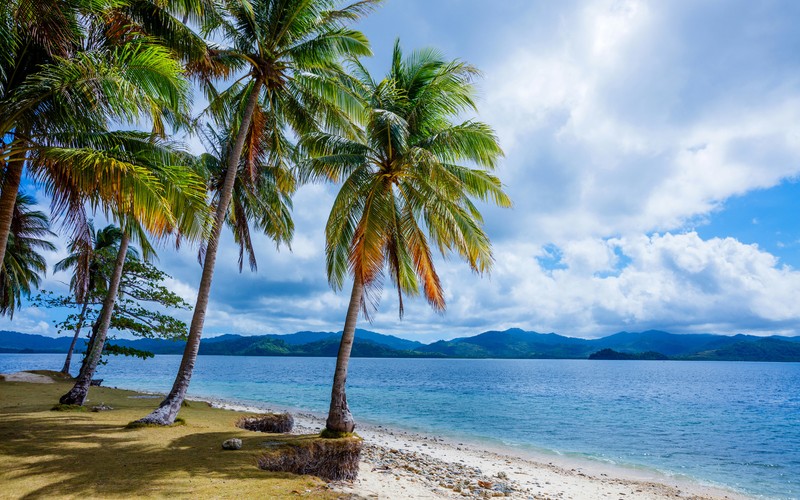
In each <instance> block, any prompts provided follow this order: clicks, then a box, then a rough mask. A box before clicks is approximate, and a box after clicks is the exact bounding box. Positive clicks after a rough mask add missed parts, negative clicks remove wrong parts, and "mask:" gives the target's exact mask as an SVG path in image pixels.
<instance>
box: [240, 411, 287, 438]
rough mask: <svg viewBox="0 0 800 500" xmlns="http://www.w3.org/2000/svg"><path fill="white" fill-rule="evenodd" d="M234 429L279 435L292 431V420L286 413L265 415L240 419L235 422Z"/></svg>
mask: <svg viewBox="0 0 800 500" xmlns="http://www.w3.org/2000/svg"><path fill="white" fill-rule="evenodd" d="M236 427H238V428H240V429H245V430H248V431H256V432H269V433H272V434H280V433H284V432H291V431H292V428H293V427H294V418H292V416H291V415H290V414H288V413H265V414H263V415H256V416H255V417H242V418H240V419H239V420H238V421H237V422H236Z"/></svg>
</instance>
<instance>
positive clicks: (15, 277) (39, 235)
mask: <svg viewBox="0 0 800 500" xmlns="http://www.w3.org/2000/svg"><path fill="white" fill-rule="evenodd" d="M34 205H36V201H35V200H34V199H33V197H31V196H28V195H26V194H23V193H18V194H17V200H16V204H15V205H14V216H13V218H12V221H11V232H10V235H9V238H8V251H7V252H6V259H5V260H4V262H3V267H2V269H0V314H2V315H6V314H7V315H8V316H9V317H10V318H13V317H14V311H15V310H16V308H17V307H19V306H21V305H22V297H30V294H31V291H32V290H33V289H34V288H38V287H39V284H40V283H41V277H40V275H41V274H45V273H46V272H47V264H46V263H45V260H44V257H43V256H42V255H41V254H40V253H39V251H40V250H46V251H51V252H52V251H55V250H56V247H55V246H54V245H53V244H52V243H50V242H49V241H47V240H46V239H44V238H46V237H48V236H55V234H54V233H53V232H52V231H50V221H49V220H48V219H47V215H45V214H44V213H42V212H40V211H38V210H33V208H32V207H33V206H34Z"/></svg>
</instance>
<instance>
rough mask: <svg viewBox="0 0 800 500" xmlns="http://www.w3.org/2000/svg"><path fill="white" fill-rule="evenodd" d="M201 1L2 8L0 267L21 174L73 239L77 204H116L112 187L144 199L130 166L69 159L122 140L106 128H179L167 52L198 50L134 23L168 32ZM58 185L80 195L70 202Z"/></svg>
mask: <svg viewBox="0 0 800 500" xmlns="http://www.w3.org/2000/svg"><path fill="white" fill-rule="evenodd" d="M205 1H206V0H183V1H180V2H177V1H176V2H168V3H167V4H166V5H167V6H168V8H167V7H163V6H164V5H165V3H164V2H158V1H155V0H153V1H149V0H41V1H38V2H31V1H29V0H9V1H7V2H3V5H2V6H0V167H2V169H3V173H4V175H3V181H2V191H0V263H2V261H3V258H4V255H5V249H6V243H7V238H8V232H9V228H10V223H11V222H10V221H11V214H12V212H13V206H14V202H15V197H16V193H17V191H18V189H19V184H20V180H21V178H22V174H23V170H24V169H25V168H26V167H27V168H28V169H29V173H30V174H31V175H32V176H33V177H34V178H36V179H38V180H43V181H45V183H46V184H47V185H48V188H49V190H50V193H49V194H51V195H53V196H54V197H55V203H54V209H55V215H64V214H66V215H67V218H66V222H67V223H68V225H71V226H73V229H75V231H76V236H80V233H81V232H82V233H84V235H85V232H86V228H85V226H82V225H81V222H84V221H83V220H81V218H80V217H77V218H76V215H75V213H74V210H78V207H77V206H76V200H77V199H79V198H80V197H81V196H86V195H88V196H90V198H91V201H92V202H94V203H98V202H102V203H114V204H119V202H120V198H121V196H120V194H119V188H120V184H121V182H122V181H121V178H125V179H126V180H125V182H126V183H127V185H128V186H129V187H132V188H133V187H135V189H137V190H138V191H143V190H147V183H148V182H149V178H148V174H147V173H146V172H145V171H142V169H137V168H134V165H131V164H127V163H124V162H118V161H111V160H110V159H109V158H107V157H103V156H102V155H95V157H94V159H93V160H94V161H95V162H99V163H95V164H93V165H86V166H85V168H75V158H73V157H74V156H75V155H78V156H84V157H85V156H86V153H87V152H98V151H102V150H103V148H107V149H109V148H110V149H112V150H113V149H114V148H115V147H118V142H119V141H120V140H122V139H120V138H119V137H117V136H116V134H110V133H109V130H110V127H111V126H112V125H114V126H118V125H120V124H136V123H140V122H142V121H144V122H149V123H152V126H153V132H155V133H157V134H163V133H164V131H165V122H167V123H172V124H175V123H181V122H183V121H185V118H184V116H185V114H186V110H187V109H188V108H187V106H186V105H187V103H188V97H189V88H188V84H187V82H186V80H185V78H184V77H183V68H182V67H181V64H180V62H179V61H178V60H177V58H176V52H175V49H176V48H179V47H180V46H181V43H183V46H185V48H186V50H187V51H188V52H191V51H189V47H192V48H193V51H194V52H192V53H193V54H195V57H196V58H197V59H198V61H202V59H203V58H202V57H201V56H199V55H197V53H198V52H200V51H201V49H202V44H199V43H197V41H196V39H197V37H194V38H192V37H190V36H188V35H187V33H185V30H184V31H180V30H176V31H175V33H177V35H175V36H173V37H172V38H170V37H164V38H155V37H152V36H150V32H149V31H147V30H145V29H144V24H141V23H140V24H139V25H137V24H136V21H137V20H138V21H141V18H142V12H143V11H147V9H145V7H148V6H149V7H151V8H150V11H158V12H160V13H161V14H162V15H161V16H154V17H153V20H154V21H153V22H150V23H148V24H147V28H152V29H154V30H155V29H156V28H157V27H158V26H162V25H163V26H167V27H172V26H174V25H175V24H177V23H174V22H169V21H170V20H171V19H173V18H171V17H170V16H169V12H172V11H175V13H178V12H180V11H185V12H186V13H188V12H197V11H199V10H201V9H200V7H198V5H202V4H203V3H204V2H205ZM159 6H161V7H163V8H160V9H159V8H158V7H159ZM163 26H162V27H163ZM160 31H161V32H164V31H165V30H163V29H162V30H160ZM180 40H183V42H180ZM187 40H189V41H187ZM188 52H187V53H188ZM180 55H185V54H180ZM184 59H185V57H184ZM98 180H102V181H103V182H97V181H98ZM65 186H70V188H77V187H81V188H85V191H83V192H82V193H72V192H70V191H69V190H68V188H67V187H65ZM139 215H144V213H143V212H140V213H139Z"/></svg>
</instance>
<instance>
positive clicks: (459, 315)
mask: <svg viewBox="0 0 800 500" xmlns="http://www.w3.org/2000/svg"><path fill="white" fill-rule="evenodd" d="M797 19H800V3H798V2H794V1H782V2H778V1H774V2H769V1H765V2H751V1H740V2H735V1H724V2H723V1H704V2H698V1H671V2H662V1H643V0H642V1H640V0H596V1H586V2H579V1H562V2H551V1H533V0H504V1H498V2H486V1H485V0H483V1H482V0H438V1H436V2H429V1H425V0H388V1H387V2H385V4H384V5H383V6H382V7H381V8H380V9H379V10H378V11H377V12H376V13H374V14H373V15H372V16H370V17H369V18H368V19H366V20H365V21H364V22H362V23H361V25H360V28H361V29H363V30H364V32H365V33H366V34H367V35H368V36H369V38H370V40H371V41H372V44H373V48H374V51H375V57H373V58H372V59H371V60H369V61H368V62H367V66H368V67H369V68H370V69H371V70H372V71H373V73H374V74H377V75H379V74H382V73H383V72H384V69H385V67H386V64H387V62H388V59H389V53H390V51H391V47H392V45H393V44H394V40H395V38H397V37H399V38H400V39H401V41H402V44H403V47H404V48H405V49H406V51H410V50H412V49H414V48H419V47H425V46H435V47H438V48H439V49H441V50H442V51H443V52H444V53H446V54H447V55H448V56H449V57H452V58H460V59H464V60H466V61H469V62H470V63H473V64H474V65H476V66H477V67H479V68H480V69H481V70H482V72H483V75H484V78H483V80H482V81H481V82H480V84H479V88H480V94H481V99H480V102H479V111H480V114H479V116H478V118H479V119H481V120H483V121H486V122H488V123H489V124H491V125H492V126H493V127H495V129H496V130H497V133H498V135H499V137H500V139H501V143H502V145H503V148H504V150H505V152H506V158H505V160H504V162H503V164H502V166H501V167H500V169H499V171H498V175H499V176H500V177H501V179H502V180H503V181H504V183H505V184H506V186H507V190H508V192H509V193H510V195H511V196H512V198H513V200H514V202H515V206H514V208H513V209H511V210H500V209H494V208H489V207H487V209H486V212H485V213H486V228H487V231H488V232H489V234H490V235H491V237H492V239H493V242H494V251H495V258H496V264H495V269H494V271H493V272H492V274H491V276H489V277H483V278H480V277H478V276H475V275H473V274H472V273H470V272H469V271H468V269H467V268H466V266H464V265H463V264H461V263H460V262H458V261H457V260H455V259H449V260H440V262H439V270H440V273H441V276H442V280H443V282H444V284H445V287H446V289H447V301H448V311H447V313H446V314H444V315H440V314H436V313H433V312H432V311H430V310H429V309H428V307H427V306H426V304H425V303H424V302H423V301H420V300H411V301H408V302H407V303H406V315H405V317H404V319H403V320H402V321H400V320H399V319H398V317H397V310H396V300H395V299H394V297H393V296H392V294H391V293H389V292H388V291H387V292H386V293H385V294H384V298H383V301H382V303H381V307H380V311H379V313H378V314H377V315H376V316H375V319H374V323H373V324H372V325H367V324H366V323H362V325H361V326H363V327H368V328H371V329H373V330H376V331H381V332H386V333H394V334H397V335H400V336H403V337H407V338H413V339H417V340H422V341H430V340H434V339H438V338H451V337H456V336H462V335H471V334H475V333H478V332H480V331H483V330H487V329H498V328H508V327H521V328H525V329H531V330H537V331H556V332H559V333H562V334H565V335H572V336H583V337H596V336H601V335H605V334H609V333H613V332H616V331H619V330H629V331H634V330H643V329H647V328H661V329H666V330H670V331H675V332H686V333H691V332H709V331H710V332H717V333H726V334H733V333H739V332H746V333H753V334H758V335H769V334H772V333H780V334H790V335H791V334H795V332H796V330H797V328H798V326H800V303H799V302H798V301H797V300H796V297H798V296H800V270H799V269H800V225H799V224H798V222H797V221H798V214H799V213H800V210H799V209H800V183H798V182H797V181H798V175H800V64H798V63H800V58H798V55H797V48H798V47H800V32H798V30H797V29H796V26H795V24H796V20H797ZM334 193H335V187H331V186H309V187H304V188H302V189H301V190H300V191H299V192H298V194H297V197H296V199H295V218H296V224H297V233H296V238H295V241H294V242H293V245H292V248H293V252H288V251H286V250H285V249H284V250H281V251H280V252H276V251H275V246H274V245H273V244H272V243H270V242H269V241H268V240H267V239H266V238H260V239H259V240H258V259H259V271H258V273H255V274H253V273H249V272H244V273H242V274H239V273H238V269H237V265H236V259H237V253H236V249H235V247H234V246H233V244H232V241H231V238H230V236H227V237H226V240H225V242H224V244H223V247H222V251H221V254H220V260H219V263H218V266H217V271H216V275H215V285H214V289H213V291H212V304H211V307H210V310H209V315H208V317H207V320H206V332H207V333H206V335H216V334H221V333H242V334H258V333H276V332H277V333H280V332H290V331H296V330H306V329H309V330H339V329H340V328H341V325H342V323H343V318H344V312H345V307H346V300H347V296H348V293H347V292H344V293H339V294H335V293H333V292H332V291H330V290H329V288H328V287H327V284H326V281H325V276H324V257H323V255H322V248H323V234H322V227H323V223H324V220H325V218H326V216H327V211H328V209H329V208H330V203H331V201H332V197H333V194H334ZM60 254H62V255H63V245H62V250H61V252H60ZM50 257H51V262H55V259H56V258H58V255H53V256H50ZM160 266H161V267H162V268H164V269H165V270H166V271H168V272H169V273H170V274H172V276H173V280H172V281H171V282H170V286H172V287H173V288H174V289H175V290H176V291H177V292H178V293H181V294H182V295H184V296H185V297H186V298H187V299H189V300H190V301H193V299H194V292H193V291H194V289H195V288H196V286H197V283H198V281H199V274H200V269H199V267H198V265H197V263H196V260H195V256H194V251H193V250H192V249H186V250H183V251H182V252H180V253H175V252H173V251H171V250H169V249H163V250H162V251H161V260H160ZM54 278H55V279H54ZM63 281H67V279H66V277H65V276H55V277H52V276H51V277H49V278H48V282H47V285H46V286H47V287H48V288H50V289H59V288H63V284H62V283H60V282H63ZM187 318H188V316H187ZM51 319H52V318H51V317H50V316H49V315H48V313H47V312H44V311H37V310H35V309H30V308H28V309H26V310H24V311H21V312H20V313H19V314H18V316H16V317H15V320H14V323H13V324H11V323H9V322H8V321H7V320H2V321H0V328H10V329H17V330H21V331H30V332H38V333H45V334H54V331H53V328H52V326H50V325H49V322H50V321H51Z"/></svg>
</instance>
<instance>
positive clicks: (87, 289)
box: [53, 222, 122, 374]
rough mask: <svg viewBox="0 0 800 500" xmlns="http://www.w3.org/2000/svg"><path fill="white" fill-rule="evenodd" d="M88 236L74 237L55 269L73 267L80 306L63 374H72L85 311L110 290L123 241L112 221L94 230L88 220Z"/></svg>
mask: <svg viewBox="0 0 800 500" xmlns="http://www.w3.org/2000/svg"><path fill="white" fill-rule="evenodd" d="M88 229H89V234H88V236H89V239H88V241H87V240H84V239H73V240H71V241H70V243H69V245H68V251H69V255H67V257H65V258H64V259H62V260H60V261H58V262H57V263H56V264H55V266H54V269H53V270H54V272H59V271H64V272H66V271H69V270H72V277H71V278H70V283H69V286H70V290H71V291H72V295H73V296H74V297H75V302H76V303H78V304H80V305H81V311H80V312H79V313H78V317H77V320H76V324H75V334H74V335H73V336H72V342H71V343H70V345H69V350H67V357H66V359H65V360H64V366H63V368H61V373H64V374H69V369H70V364H71V362H72V353H73V352H74V350H75V344H76V343H77V342H78V338H80V334H81V329H82V328H83V325H84V323H85V321H86V314H87V312H88V310H89V306H91V305H92V304H93V303H94V302H95V301H96V300H97V298H98V297H100V296H104V294H105V291H106V290H107V289H108V282H109V279H110V267H111V263H112V262H113V261H114V258H115V256H116V254H117V252H118V251H119V244H120V241H121V240H122V231H121V230H120V229H119V228H118V227H117V226H114V225H113V224H109V225H108V226H106V227H104V228H102V229H100V230H97V231H95V229H94V225H93V224H92V223H91V222H89V223H88Z"/></svg>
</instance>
